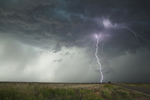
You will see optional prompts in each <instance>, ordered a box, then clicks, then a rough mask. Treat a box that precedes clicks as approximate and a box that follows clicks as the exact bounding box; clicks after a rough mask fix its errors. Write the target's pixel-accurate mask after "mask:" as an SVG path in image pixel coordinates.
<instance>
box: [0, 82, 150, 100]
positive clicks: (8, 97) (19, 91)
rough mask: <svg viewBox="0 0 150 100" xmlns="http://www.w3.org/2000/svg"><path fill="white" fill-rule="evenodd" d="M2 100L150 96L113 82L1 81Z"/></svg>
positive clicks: (112, 99) (133, 98)
mask: <svg viewBox="0 0 150 100" xmlns="http://www.w3.org/2000/svg"><path fill="white" fill-rule="evenodd" d="M134 86H136V85H135V84H134ZM143 86H144V87H145V85H144V84H143ZM149 86H150V84H147V85H146V87H149ZM141 87H142V86H141ZM0 100H150V97H149V96H148V95H146V94H143V93H140V92H136V91H132V90H128V89H126V88H123V87H121V86H118V85H113V84H90V83H36V82H1V83H0Z"/></svg>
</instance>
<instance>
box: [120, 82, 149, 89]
mask: <svg viewBox="0 0 150 100" xmlns="http://www.w3.org/2000/svg"><path fill="white" fill-rule="evenodd" d="M120 85H129V86H136V87H143V88H149V89H150V84H149V83H120Z"/></svg>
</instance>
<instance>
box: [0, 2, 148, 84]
mask: <svg viewBox="0 0 150 100" xmlns="http://www.w3.org/2000/svg"><path fill="white" fill-rule="evenodd" d="M149 5H150V1H149V0H0V81H22V82H76V83H78V82H90V83H91V82H100V80H101V78H102V76H101V74H100V67H101V68H102V70H101V71H102V73H103V82H108V81H111V82H150V12H149V9H150V6H149ZM96 35H97V36H98V39H99V41H98V52H97V56H98V57H99V61H100V63H101V66H100V65H99V64H98V62H97V60H96V59H95V52H96V43H97V39H96V37H95V36H96Z"/></svg>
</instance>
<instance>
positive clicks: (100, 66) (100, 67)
mask: <svg viewBox="0 0 150 100" xmlns="http://www.w3.org/2000/svg"><path fill="white" fill-rule="evenodd" d="M95 37H96V39H97V42H96V52H95V57H96V59H97V63H98V64H99V69H100V74H101V79H100V83H102V81H103V73H102V65H101V63H100V61H99V58H98V56H97V53H98V44H99V38H98V36H97V34H96V35H95Z"/></svg>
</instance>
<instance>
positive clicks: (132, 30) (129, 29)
mask: <svg viewBox="0 0 150 100" xmlns="http://www.w3.org/2000/svg"><path fill="white" fill-rule="evenodd" d="M126 29H127V30H129V31H131V32H132V33H133V34H134V36H135V38H136V40H137V42H138V43H139V45H140V46H141V48H142V49H143V50H144V51H146V50H145V48H144V47H143V46H142V44H141V43H140V41H139V40H138V38H137V37H138V36H139V35H137V34H136V33H135V32H134V31H133V30H131V29H130V28H128V27H126ZM140 37H142V36H140ZM142 39H143V37H142Z"/></svg>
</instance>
